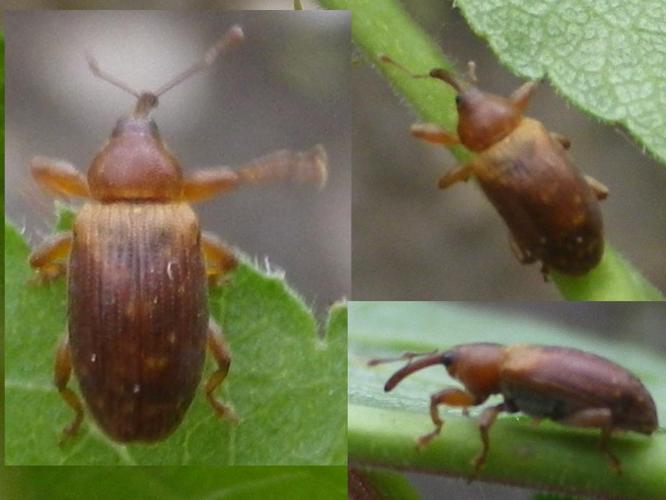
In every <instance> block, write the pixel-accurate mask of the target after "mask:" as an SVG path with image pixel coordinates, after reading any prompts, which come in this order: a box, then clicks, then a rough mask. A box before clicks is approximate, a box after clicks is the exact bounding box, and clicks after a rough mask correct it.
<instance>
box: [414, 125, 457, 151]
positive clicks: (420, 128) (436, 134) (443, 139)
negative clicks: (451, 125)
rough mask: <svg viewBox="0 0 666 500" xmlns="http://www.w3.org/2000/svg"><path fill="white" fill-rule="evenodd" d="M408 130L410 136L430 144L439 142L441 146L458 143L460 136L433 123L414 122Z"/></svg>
mask: <svg viewBox="0 0 666 500" xmlns="http://www.w3.org/2000/svg"><path fill="white" fill-rule="evenodd" d="M409 131H410V133H411V134H412V137H415V138H417V139H421V140H422V141H425V142H429V143H431V144H441V145H443V146H452V145H454V144H460V138H459V137H458V136H457V135H456V134H454V133H453V132H449V131H448V130H444V129H443V128H442V127H440V126H439V125H436V124H434V123H415V124H413V125H412V127H411V128H410V130H409Z"/></svg>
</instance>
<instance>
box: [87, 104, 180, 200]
mask: <svg viewBox="0 0 666 500" xmlns="http://www.w3.org/2000/svg"><path fill="white" fill-rule="evenodd" d="M157 103H158V100H157V96H156V95H155V94H152V93H150V92H144V93H142V94H141V95H140V96H139V99H138V101H137V104H136V107H135V109H134V112H133V113H131V114H130V115H129V116H126V117H123V118H121V119H120V120H118V122H117V123H116V126H115V128H114V129H113V132H112V133H111V137H110V138H109V139H108V140H107V141H106V143H105V144H104V145H103V146H102V148H101V149H100V151H99V152H98V153H97V155H96V156H95V158H94V159H93V162H92V164H91V166H90V169H89V170H88V185H89V187H90V191H91V193H92V196H93V198H95V199H96V200H99V201H102V202H116V201H123V200H126V201H156V202H159V201H170V200H174V199H177V198H179V197H180V196H181V193H182V180H183V174H182V171H181V168H180V164H179V163H178V160H177V159H176V158H175V156H174V155H173V154H172V153H171V152H170V151H169V150H168V148H167V147H166V145H165V144H164V142H163V141H162V139H161V137H160V133H159V130H158V128H157V125H156V124H155V121H154V120H153V119H152V118H151V116H150V112H151V111H152V110H153V109H154V108H155V107H156V106H157Z"/></svg>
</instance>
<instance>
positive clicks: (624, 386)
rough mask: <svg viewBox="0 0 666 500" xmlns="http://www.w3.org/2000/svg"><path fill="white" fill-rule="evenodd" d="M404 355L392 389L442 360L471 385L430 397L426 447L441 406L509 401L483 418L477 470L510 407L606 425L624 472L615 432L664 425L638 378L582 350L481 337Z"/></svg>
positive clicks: (604, 440) (438, 425) (566, 421)
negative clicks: (509, 343) (492, 429)
mask: <svg viewBox="0 0 666 500" xmlns="http://www.w3.org/2000/svg"><path fill="white" fill-rule="evenodd" d="M398 359H408V360H409V362H408V364H407V365H406V366H404V367H403V368H401V369H400V370H398V371H397V372H396V373H394V374H393V376H391V378H390V379H389V380H388V381H387V382H386V385H385V386H384V389H385V390H386V391H390V390H392V389H393V388H394V387H395V386H396V385H398V384H399V383H400V381H402V380H403V379H404V378H405V377H407V376H408V375H410V374H412V373H414V372H416V371H418V370H421V369H423V368H427V367H429V366H433V365H440V364H441V365H443V366H444V367H445V368H446V370H447V372H448V373H449V375H450V376H451V377H453V378H454V379H457V380H459V381H460V382H461V383H462V384H463V386H464V390H463V389H458V388H447V389H443V390H442V391H440V392H437V393H435V394H433V395H432V396H431V397H430V415H431V418H432V421H433V423H434V424H435V429H434V430H433V431H432V432H430V433H428V434H425V435H423V436H421V437H420V438H419V440H418V443H419V446H421V447H423V446H426V445H427V444H428V443H430V442H431V441H432V440H433V439H434V438H435V437H436V436H437V435H438V434H439V433H440V431H441V429H442V425H443V424H444V422H443V420H442V419H441V417H440V416H439V412H438V410H437V407H438V405H447V406H455V407H461V408H463V409H465V408H468V407H471V406H477V405H480V404H483V403H484V402H485V401H486V400H487V399H488V398H489V397H490V396H491V395H493V394H500V395H501V396H502V398H503V401H502V403H500V404H498V405H495V406H490V407H487V408H485V409H484V410H483V411H482V413H481V415H480V417H479V430H480V432H481V440H482V443H483V447H482V449H481V452H480V453H479V455H478V456H477V457H476V459H475V466H476V471H478V470H479V469H480V468H481V467H482V465H483V464H484V463H485V461H486V457H487V455H488V450H489V438H488V430H489V429H490V427H491V426H492V425H493V423H494V422H495V419H496V418H497V416H498V414H500V413H502V412H508V413H516V412H522V413H524V414H526V415H529V416H531V417H535V418H537V419H541V418H548V419H551V420H553V421H555V422H559V423H561V424H563V425H569V426H574V427H591V428H598V429H600V430H601V433H602V437H601V447H602V449H603V450H604V451H605V453H606V454H607V455H608V457H609V459H610V460H611V463H612V465H613V467H614V468H615V470H616V471H617V472H620V460H619V459H618V458H617V457H616V456H615V455H614V454H613V453H612V452H611V451H610V450H609V449H608V441H609V439H610V436H611V434H612V432H613V431H621V430H630V431H635V432H639V433H642V434H652V433H653V432H655V431H656V430H657V428H658V425H659V424H658V419H657V410H656V407H655V403H654V400H653V399H652V396H651V395H650V393H649V392H648V390H647V389H646V388H645V386H644V385H643V384H642V383H641V381H640V380H638V378H636V377H635V376H634V375H632V374H631V373H629V372H628V371H627V370H626V369H624V368H623V367H621V366H620V365H618V364H616V363H613V362H612V361H609V360H607V359H605V358H602V357H600V356H596V355H594V354H591V353H588V352H584V351H580V350H577V349H572V348H567V347H553V346H537V345H527V344H525V345H514V346H508V347H507V346H503V345H500V344H492V343H476V344H462V345H459V346H456V347H453V348H451V349H449V350H447V351H444V352H439V353H428V354H423V355H419V354H406V355H404V356H402V357H401V358H398ZM388 361H394V360H392V359H391V360H383V359H377V360H373V361H371V362H370V364H371V365H377V364H381V363H384V362H388Z"/></svg>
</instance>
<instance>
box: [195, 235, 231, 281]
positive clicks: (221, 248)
mask: <svg viewBox="0 0 666 500" xmlns="http://www.w3.org/2000/svg"><path fill="white" fill-rule="evenodd" d="M201 246H202V248H203V252H204V256H205V257H206V274H207V275H208V278H209V280H210V281H211V282H212V283H211V284H220V278H221V277H222V276H224V275H225V274H226V273H228V272H229V271H231V270H232V269H234V268H235V267H236V266H237V265H238V259H236V256H235V255H234V252H233V250H231V249H230V248H229V247H228V246H227V245H226V244H225V243H224V242H223V241H222V240H221V239H220V238H218V237H217V236H216V235H214V234H213V233H209V232H207V231H204V232H203V233H202V234H201Z"/></svg>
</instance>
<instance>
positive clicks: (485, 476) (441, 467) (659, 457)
mask: <svg viewBox="0 0 666 500" xmlns="http://www.w3.org/2000/svg"><path fill="white" fill-rule="evenodd" d="M441 413H442V416H443V417H444V419H445V421H446V423H445V424H444V427H443V428H442V432H441V435H440V436H438V437H437V438H436V439H435V440H434V441H433V442H432V443H431V444H430V445H429V446H427V447H426V448H425V449H424V450H422V451H419V450H418V449H417V447H416V437H417V436H420V435H422V434H425V433H427V432H430V430H431V429H432V422H431V421H430V418H429V417H428V415H427V412H420V413H417V412H410V411H406V410H405V411H401V410H396V409H391V410H385V409H381V408H372V407H369V406H363V405H358V404H351V405H350V406H349V414H348V418H349V437H348V439H349V450H350V460H354V461H357V462H361V463H363V462H364V463H369V464H374V465H382V466H385V467H389V468H394V469H397V470H419V471H423V472H431V473H435V474H437V473H440V474H441V473H443V472H445V473H446V474H447V475H456V476H463V477H470V474H471V473H472V471H473V466H472V465H471V462H472V460H473V459H474V458H475V457H476V456H477V454H478V453H479V450H480V449H481V440H480V438H479V431H478V428H477V426H476V424H475V422H474V420H472V419H468V418H464V417H460V416H459V415H455V413H454V412H453V411H446V410H442V411H441ZM598 439H599V436H598V435H596V434H595V433H591V432H589V431H578V430H575V429H571V428H562V427H560V426H558V425H557V424H553V423H549V422H543V423H542V424H540V425H539V426H536V425H534V424H533V423H532V422H530V421H529V419H527V418H524V417H518V418H507V417H505V418H503V419H501V420H499V421H498V422H497V423H496V424H495V425H494V426H493V428H492V430H491V432H490V451H489V454H488V458H487V462H486V465H485V467H484V468H483V469H482V470H481V471H480V472H479V475H478V479H479V480H493V481H499V482H503V483H509V484H516V485H523V486H534V487H537V488H543V487H548V488H549V489H555V490H558V491H563V492H570V493H587V494H596V495H600V496H602V497H611V496H627V497H632V498H633V497H635V498H663V495H664V492H665V491H666V476H665V475H664V474H663V471H664V460H665V459H666V436H664V434H663V433H659V434H657V435H655V436H652V437H651V438H646V437H640V436H636V435H631V436H626V437H624V438H615V439H613V440H612V442H611V447H612V449H613V451H616V452H617V453H618V454H620V456H622V467H623V474H622V475H617V474H615V473H613V471H612V469H611V466H610V463H609V461H608V459H607V457H605V456H604V455H603V453H602V452H601V451H600V450H599V448H598Z"/></svg>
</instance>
